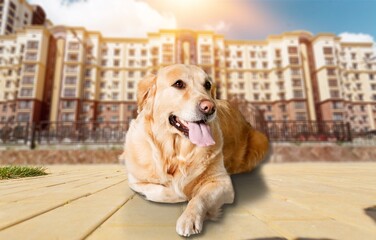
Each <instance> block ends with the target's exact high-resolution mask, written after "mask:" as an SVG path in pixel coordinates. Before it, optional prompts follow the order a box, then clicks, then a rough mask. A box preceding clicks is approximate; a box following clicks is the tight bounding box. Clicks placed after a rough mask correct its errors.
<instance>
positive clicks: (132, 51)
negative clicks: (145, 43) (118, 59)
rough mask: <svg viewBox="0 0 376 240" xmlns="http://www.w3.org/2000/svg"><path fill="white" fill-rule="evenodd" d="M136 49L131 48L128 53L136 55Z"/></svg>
mask: <svg viewBox="0 0 376 240" xmlns="http://www.w3.org/2000/svg"><path fill="white" fill-rule="evenodd" d="M135 52H136V51H135V50H134V49H129V51H128V55H129V56H134V55H135Z"/></svg>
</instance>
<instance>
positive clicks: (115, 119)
mask: <svg viewBox="0 0 376 240" xmlns="http://www.w3.org/2000/svg"><path fill="white" fill-rule="evenodd" d="M117 121H119V117H118V116H112V117H111V122H117Z"/></svg>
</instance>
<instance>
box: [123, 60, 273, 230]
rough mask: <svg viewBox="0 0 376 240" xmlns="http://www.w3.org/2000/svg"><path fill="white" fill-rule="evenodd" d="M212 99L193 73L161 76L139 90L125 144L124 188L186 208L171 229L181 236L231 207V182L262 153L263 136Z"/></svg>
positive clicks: (180, 68) (205, 79)
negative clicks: (222, 208) (181, 204)
mask: <svg viewBox="0 0 376 240" xmlns="http://www.w3.org/2000/svg"><path fill="white" fill-rule="evenodd" d="M215 92H216V89H215V83H214V82H213V81H212V80H211V78H210V77H209V76H208V75H207V74H206V73H205V72H204V71H203V70H202V69H201V68H199V67H197V66H192V65H183V64H178V65H172V66H168V67H165V68H162V69H161V70H160V71H159V72H158V74H157V76H154V75H150V76H147V77H146V78H145V79H143V80H141V81H140V82H139V84H138V94H137V103H138V116H137V118H136V119H135V120H133V121H132V122H131V124H130V127H129V130H128V133H127V136H126V141H125V149H124V153H123V156H124V157H125V165H126V169H127V174H128V181H129V186H130V188H131V189H133V190H134V191H136V192H138V193H140V194H141V195H143V196H144V197H145V198H146V199H147V200H150V201H155V202H169V203H175V202H184V201H189V202H188V205H187V207H186V209H185V211H184V212H183V214H182V215H181V216H180V217H179V219H178V220H177V224H176V231H177V233H178V234H180V235H182V236H189V235H191V234H197V233H199V232H200V231H201V229H202V225H203V221H204V220H205V219H207V218H209V219H215V218H216V217H217V216H218V214H219V212H220V207H221V206H222V205H223V204H228V203H232V202H233V200H234V190H233V187H232V183H231V179H230V177H229V174H233V173H241V172H247V171H250V170H252V169H253V168H254V167H255V166H256V165H257V164H258V163H259V162H260V161H261V160H262V159H263V157H264V155H265V153H266V152H267V150H268V140H267V138H266V137H265V135H263V134H262V133H260V132H258V131H256V130H254V129H253V128H252V127H251V125H250V124H249V123H247V122H246V121H245V119H244V118H243V116H242V115H241V113H240V112H239V111H238V110H237V109H234V108H233V107H231V105H230V104H229V103H228V102H227V101H224V100H218V99H216V98H215Z"/></svg>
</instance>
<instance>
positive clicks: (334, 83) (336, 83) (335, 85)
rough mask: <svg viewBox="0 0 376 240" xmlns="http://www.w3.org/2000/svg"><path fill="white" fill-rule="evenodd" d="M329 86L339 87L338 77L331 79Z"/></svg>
mask: <svg viewBox="0 0 376 240" xmlns="http://www.w3.org/2000/svg"><path fill="white" fill-rule="evenodd" d="M329 87H338V81H337V79H329Z"/></svg>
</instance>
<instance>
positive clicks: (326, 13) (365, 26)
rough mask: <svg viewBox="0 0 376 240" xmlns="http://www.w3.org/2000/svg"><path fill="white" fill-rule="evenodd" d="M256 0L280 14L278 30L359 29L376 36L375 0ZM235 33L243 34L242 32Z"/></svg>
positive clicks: (339, 30)
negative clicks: (280, 22)
mask: <svg viewBox="0 0 376 240" xmlns="http://www.w3.org/2000/svg"><path fill="white" fill-rule="evenodd" d="M247 2H248V5H251V4H252V2H254V1H247ZM257 2H259V3H260V4H262V5H263V6H264V7H265V8H268V9H270V10H271V11H273V12H274V13H275V14H276V15H279V16H280V17H279V19H280V20H282V21H283V23H282V24H281V26H279V31H287V30H294V29H305V30H308V31H310V32H313V33H318V32H333V33H336V34H339V33H342V32H353V33H359V32H361V33H367V34H370V35H372V36H373V37H375V36H376V0H262V1H257ZM250 7H251V6H250ZM234 34H239V36H240V37H241V36H242V33H241V32H240V33H234ZM244 37H246V35H244ZM256 37H257V36H256ZM261 37H262V36H261Z"/></svg>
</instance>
